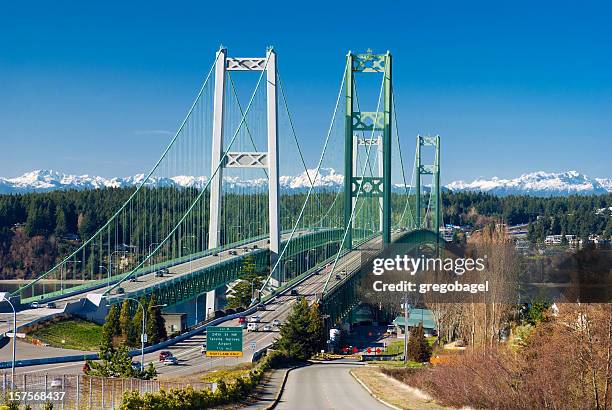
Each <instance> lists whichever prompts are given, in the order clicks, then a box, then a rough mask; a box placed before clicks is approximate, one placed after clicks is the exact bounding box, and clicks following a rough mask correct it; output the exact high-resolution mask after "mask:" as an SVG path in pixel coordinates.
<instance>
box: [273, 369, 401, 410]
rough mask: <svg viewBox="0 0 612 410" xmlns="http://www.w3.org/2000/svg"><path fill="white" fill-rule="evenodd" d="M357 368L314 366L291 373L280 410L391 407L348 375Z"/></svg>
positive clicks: (277, 407) (374, 408)
mask: <svg viewBox="0 0 612 410" xmlns="http://www.w3.org/2000/svg"><path fill="white" fill-rule="evenodd" d="M357 366H358V365H356V364H354V363H351V362H348V361H346V362H332V363H325V364H313V365H310V366H306V367H301V368H298V369H294V370H292V371H291V372H289V375H288V377H287V383H286V384H285V389H284V390H283V394H282V395H281V397H280V401H279V403H278V405H277V406H276V407H275V408H276V409H279V410H300V409H304V410H312V409H318V410H324V409H334V410H343V409H346V410H361V409H363V410H377V409H385V410H388V409H389V408H388V407H387V406H385V405H383V404H382V403H380V402H379V401H377V400H376V399H374V398H373V397H372V396H370V394H369V393H368V392H367V391H366V390H365V389H364V388H363V387H362V386H361V385H360V384H359V383H358V382H357V381H356V380H355V379H354V378H353V376H351V375H350V374H349V371H350V370H351V369H352V368H355V367H357Z"/></svg>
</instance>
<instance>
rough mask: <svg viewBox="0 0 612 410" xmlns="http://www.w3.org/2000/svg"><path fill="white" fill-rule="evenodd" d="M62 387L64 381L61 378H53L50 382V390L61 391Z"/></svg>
mask: <svg viewBox="0 0 612 410" xmlns="http://www.w3.org/2000/svg"><path fill="white" fill-rule="evenodd" d="M62 386H64V380H63V379H62V378H61V377H55V378H53V380H51V388H52V389H61V388H62Z"/></svg>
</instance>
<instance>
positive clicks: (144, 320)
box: [107, 297, 168, 372]
mask: <svg viewBox="0 0 612 410" xmlns="http://www.w3.org/2000/svg"><path fill="white" fill-rule="evenodd" d="M123 299H127V300H133V301H134V302H136V303H138V305H139V306H140V308H141V309H142V330H141V332H140V371H141V372H144V345H145V341H146V340H145V337H146V334H147V333H146V332H147V330H146V327H147V311H146V310H145V308H144V305H143V304H142V303H140V301H139V300H138V299H136V298H131V297H124V298H123ZM107 306H108V305H107ZM163 306H168V305H167V304H163V305H154V306H153V307H163Z"/></svg>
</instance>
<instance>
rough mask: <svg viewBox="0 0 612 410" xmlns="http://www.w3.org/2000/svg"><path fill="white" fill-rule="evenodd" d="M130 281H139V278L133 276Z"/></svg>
mask: <svg viewBox="0 0 612 410" xmlns="http://www.w3.org/2000/svg"><path fill="white" fill-rule="evenodd" d="M130 282H138V278H137V277H136V276H132V277H131V278H130Z"/></svg>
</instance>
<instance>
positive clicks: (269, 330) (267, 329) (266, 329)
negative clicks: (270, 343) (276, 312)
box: [263, 325, 272, 332]
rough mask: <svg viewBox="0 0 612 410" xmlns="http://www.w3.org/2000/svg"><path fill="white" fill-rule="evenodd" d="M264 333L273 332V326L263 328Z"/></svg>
mask: <svg viewBox="0 0 612 410" xmlns="http://www.w3.org/2000/svg"><path fill="white" fill-rule="evenodd" d="M263 331H264V332H271V331H272V325H265V326H264V327H263Z"/></svg>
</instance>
